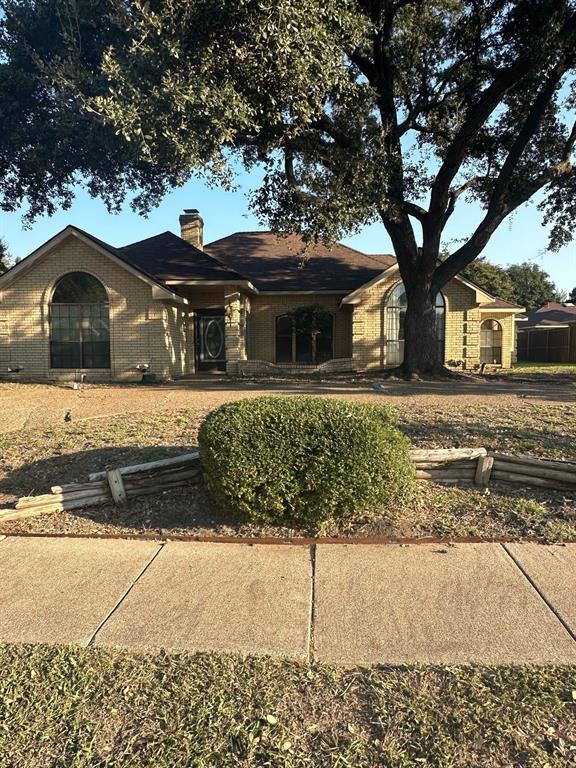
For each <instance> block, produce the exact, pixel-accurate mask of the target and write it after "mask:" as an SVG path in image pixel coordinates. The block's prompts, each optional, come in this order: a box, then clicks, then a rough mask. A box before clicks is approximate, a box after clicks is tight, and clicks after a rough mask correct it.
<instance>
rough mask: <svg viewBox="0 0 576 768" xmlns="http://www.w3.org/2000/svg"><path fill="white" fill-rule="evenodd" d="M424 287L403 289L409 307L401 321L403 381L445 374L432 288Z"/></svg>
mask: <svg viewBox="0 0 576 768" xmlns="http://www.w3.org/2000/svg"><path fill="white" fill-rule="evenodd" d="M422 283H423V284H420V281H418V284H416V285H412V287H411V288H409V287H407V288H406V298H407V299H408V306H407V308H406V319H405V321H404V362H403V363H402V365H401V366H400V369H401V371H402V373H403V375H404V376H406V377H408V378H409V377H412V378H414V377H416V376H418V375H420V374H422V375H435V374H439V373H442V372H444V371H445V369H444V360H442V359H441V354H440V345H439V344H438V332H437V328H436V306H435V303H436V302H435V296H433V295H432V290H431V285H430V283H429V282H427V281H422Z"/></svg>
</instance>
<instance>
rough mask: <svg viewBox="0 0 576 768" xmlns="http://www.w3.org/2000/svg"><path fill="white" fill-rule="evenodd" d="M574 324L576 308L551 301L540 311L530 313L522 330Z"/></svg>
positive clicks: (539, 308) (535, 310)
mask: <svg viewBox="0 0 576 768" xmlns="http://www.w3.org/2000/svg"><path fill="white" fill-rule="evenodd" d="M574 322H576V306H570V305H566V304H559V303H558V302H556V301H549V302H548V303H546V304H543V305H542V306H541V307H538V309H534V310H532V312H528V314H527V316H526V321H525V323H523V324H522V328H533V327H535V326H539V325H542V326H551V327H553V326H554V325H566V323H574Z"/></svg>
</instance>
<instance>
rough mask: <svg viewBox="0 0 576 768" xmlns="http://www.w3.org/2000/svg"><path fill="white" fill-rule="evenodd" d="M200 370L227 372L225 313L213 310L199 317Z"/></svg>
mask: <svg viewBox="0 0 576 768" xmlns="http://www.w3.org/2000/svg"><path fill="white" fill-rule="evenodd" d="M197 344H198V370H199V371H209V370H217V371H224V370H226V333H225V326H224V312H223V311H222V313H218V312H217V310H211V312H210V314H204V313H202V314H200V313H199V315H198V321H197Z"/></svg>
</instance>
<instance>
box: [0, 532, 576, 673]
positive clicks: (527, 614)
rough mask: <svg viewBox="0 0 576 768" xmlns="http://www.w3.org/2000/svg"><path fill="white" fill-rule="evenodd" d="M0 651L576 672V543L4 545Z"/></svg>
mask: <svg viewBox="0 0 576 768" xmlns="http://www.w3.org/2000/svg"><path fill="white" fill-rule="evenodd" d="M0 580H1V583H2V597H1V598H0V641H4V642H27V643H36V642H42V643H79V644H83V645H107V646H115V647H122V648H130V649H137V650H156V649H159V648H165V649H167V650H189V651H232V652H239V653H253V654H272V655H278V656H284V657H288V658H292V659H300V660H307V661H308V660H309V661H313V660H318V661H325V662H335V663H340V664H346V665H355V664H377V663H382V664H400V663H412V662H425V663H437V664H456V663H464V662H478V663H485V664H496V663H527V662H535V663H542V664H549V663H570V664H573V663H576V598H575V595H576V544H574V545H567V546H564V547H561V546H550V547H549V546H542V545H538V544H506V545H500V544H458V545H455V546H442V545H434V544H414V545H410V546H402V545H397V544H386V545H369V544H345V545H344V544H318V545H316V546H312V547H308V546H293V545H282V544H278V545H276V544H274V545H270V544H224V543H223V544H214V543H187V542H168V543H162V542H151V541H130V540H112V539H66V538H18V537H8V538H6V539H4V540H2V541H0Z"/></svg>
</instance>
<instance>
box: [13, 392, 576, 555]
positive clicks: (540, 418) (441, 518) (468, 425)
mask: <svg viewBox="0 0 576 768" xmlns="http://www.w3.org/2000/svg"><path fill="white" fill-rule="evenodd" d="M395 409H396V412H397V415H398V421H399V425H400V427H401V429H402V430H404V431H405V432H406V433H407V434H408V435H409V436H410V438H411V439H412V442H413V444H414V445H416V446H426V447H448V446H485V447H486V448H488V449H497V450H503V451H508V452H515V453H529V454H534V455H540V456H549V457H554V458H564V459H572V460H576V440H574V435H575V434H576V405H575V404H574V403H557V402H553V403H542V402H536V401H531V400H528V399H522V398H516V399H515V398H506V399H505V400H502V401H501V400H499V399H489V400H480V399H476V400H474V401H471V402H470V401H469V402H466V403H463V402H458V401H456V402H455V401H453V400H447V399H440V398H430V399H425V398H414V399H409V398H403V399H401V400H398V401H397V402H396V403H395ZM202 415H203V412H202V411H200V410H196V409H188V410H174V411H163V412H158V413H155V414H144V415H142V414H132V415H126V416H120V417H114V418H106V419H92V420H87V421H80V422H72V423H70V424H63V425H61V426H60V425H59V426H54V427H47V428H45V429H35V430H31V429H29V430H25V431H21V432H12V433H9V434H4V435H0V507H5V506H7V505H9V504H12V503H13V502H14V501H15V500H16V498H17V497H18V496H22V495H26V494H38V493H45V492H47V491H48V490H49V489H50V487H51V486H52V485H55V484H61V483H67V482H72V481H78V480H82V479H85V478H87V476H88V474H89V473H90V472H94V471H97V470H99V469H104V468H106V467H113V466H121V465H124V464H130V463H139V462H142V461H147V460H151V459H155V458H159V457H162V456H166V455H174V454H178V453H182V452H187V451H189V450H193V449H194V448H195V446H196V445H197V434H198V426H199V423H200V421H201V418H202ZM2 531H3V532H6V533H7V532H17V531H38V532H48V533H61V532H73V533H82V534H88V533H95V534H104V533H108V534H110V533H119V532H125V533H126V532H128V533H134V532H142V531H147V532H152V533H155V534H157V535H177V534H193V535H209V534H214V533H217V534H222V535H232V534H240V535H251V536H259V535H282V536H284V535H302V534H306V535H309V534H318V533H320V534H324V535H368V536H369V535H381V536H446V537H457V536H480V537H494V536H511V537H513V538H520V537H528V536H538V537H540V538H542V539H543V540H547V541H568V540H576V499H575V498H574V495H573V494H566V493H561V492H555V493H552V492H548V491H539V490H536V489H533V490H531V491H528V490H524V489H522V488H514V487H512V486H509V487H506V488H504V487H503V486H502V487H497V486H491V488H490V490H489V491H488V492H485V491H481V490H477V489H473V488H467V489H458V488H445V487H440V486H437V485H432V484H423V485H421V486H420V493H419V499H418V500H417V501H416V503H415V504H413V505H411V508H410V509H387V510H384V511H382V512H381V513H378V514H370V515H366V516H363V517H361V518H358V519H354V520H349V521H346V522H340V523H338V522H333V523H328V524H324V525H323V526H322V527H321V528H320V529H319V530H293V529H280V528H274V527H272V526H267V527H266V526H263V527H258V528H256V527H254V526H249V525H247V524H244V523H242V522H241V521H238V520H235V519H233V518H232V517H231V516H230V515H227V514H225V513H223V512H222V511H221V510H219V509H218V507H217V506H216V505H215V503H214V501H213V500H212V499H211V497H210V495H209V494H208V493H207V491H206V489H205V487H204V486H203V485H201V486H195V487H193V488H190V489H183V490H174V491H169V492H165V493H163V494H160V495H159V496H157V497H145V498H141V499H134V500H133V501H131V502H130V503H129V504H128V505H127V506H126V507H124V508H115V507H112V506H111V505H107V506H102V507H94V508H87V509H85V510H82V511H78V512H76V513H61V514H56V515H45V516H42V517H38V518H29V519H25V520H22V521H19V522H16V521H14V522H5V523H3V524H2Z"/></svg>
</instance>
